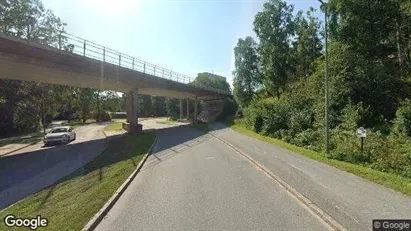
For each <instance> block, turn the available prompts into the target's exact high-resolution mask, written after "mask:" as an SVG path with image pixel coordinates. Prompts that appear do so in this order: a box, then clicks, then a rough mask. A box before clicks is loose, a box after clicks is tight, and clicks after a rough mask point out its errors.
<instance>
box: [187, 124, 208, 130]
mask: <svg viewBox="0 0 411 231" xmlns="http://www.w3.org/2000/svg"><path fill="white" fill-rule="evenodd" d="M190 127H192V128H196V129H199V130H202V131H205V132H208V131H209V130H208V124H207V123H198V124H191V125H190Z"/></svg>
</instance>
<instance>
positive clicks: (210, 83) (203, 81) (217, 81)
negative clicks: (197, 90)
mask: <svg viewBox="0 0 411 231" xmlns="http://www.w3.org/2000/svg"><path fill="white" fill-rule="evenodd" d="M191 84H192V85H194V86H207V87H212V88H217V89H221V90H224V91H227V92H229V91H230V84H229V83H227V80H226V79H225V78H223V77H213V78H210V77H209V76H208V74H207V73H200V74H198V76H197V77H196V78H195V80H194V81H193V82H191Z"/></svg>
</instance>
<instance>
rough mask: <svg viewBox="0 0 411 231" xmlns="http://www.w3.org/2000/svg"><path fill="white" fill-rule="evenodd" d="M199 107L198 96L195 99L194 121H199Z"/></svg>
mask: <svg viewBox="0 0 411 231" xmlns="http://www.w3.org/2000/svg"><path fill="white" fill-rule="evenodd" d="M197 108H198V100H197V97H196V98H195V99H194V120H193V123H195V124H196V123H197Z"/></svg>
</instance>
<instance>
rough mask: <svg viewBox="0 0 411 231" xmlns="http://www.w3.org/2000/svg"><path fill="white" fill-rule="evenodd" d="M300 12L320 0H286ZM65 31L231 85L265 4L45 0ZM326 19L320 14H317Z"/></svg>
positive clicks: (240, 0) (256, 0) (248, 0)
mask: <svg viewBox="0 0 411 231" xmlns="http://www.w3.org/2000/svg"><path fill="white" fill-rule="evenodd" d="M287 3H289V4H293V5H294V7H295V12H297V11H298V10H304V11H305V10H307V9H308V8H309V7H310V6H312V7H314V8H317V9H318V8H319V3H318V1H317V0H287ZM43 4H44V6H45V7H46V8H47V9H50V10H52V11H53V12H54V14H55V15H56V16H58V17H60V18H61V19H62V20H63V21H64V22H66V23H67V26H66V28H65V30H66V32H68V33H70V34H73V35H76V36H78V37H81V38H83V39H86V40H89V41H92V42H95V43H97V44H100V45H103V46H105V47H109V48H111V49H113V50H118V51H120V52H121V53H124V54H127V55H130V56H132V57H135V58H139V59H142V60H145V61H147V62H150V63H153V64H156V65H158V66H161V67H164V68H167V69H170V70H173V71H175V72H178V73H181V74H185V75H188V76H192V77H195V76H197V73H201V72H211V73H214V74H218V75H221V76H224V77H227V81H228V82H229V83H230V84H232V70H233V69H234V51H233V49H234V47H235V45H236V43H237V41H238V39H239V38H243V37H246V36H255V34H254V32H253V21H254V16H255V15H256V14H257V13H258V12H259V11H261V10H262V8H263V4H264V1H261V0H43ZM317 16H318V17H321V12H320V11H318V12H317Z"/></svg>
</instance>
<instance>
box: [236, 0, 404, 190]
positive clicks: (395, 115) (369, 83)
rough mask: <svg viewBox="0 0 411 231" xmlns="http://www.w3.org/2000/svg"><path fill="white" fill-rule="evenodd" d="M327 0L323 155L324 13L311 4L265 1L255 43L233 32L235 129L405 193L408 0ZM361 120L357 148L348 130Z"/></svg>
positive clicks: (257, 17)
mask: <svg viewBox="0 0 411 231" xmlns="http://www.w3.org/2000/svg"><path fill="white" fill-rule="evenodd" d="M328 2H329V4H328V5H327V6H325V7H326V9H327V11H328V12H329V13H330V22H329V29H330V30H329V36H330V37H329V38H330V40H329V69H328V78H329V92H330V97H329V98H330V101H329V105H330V106H329V124H330V152H329V154H328V155H324V154H321V153H324V152H325V138H324V137H325V136H324V130H325V116H324V115H325V106H324V105H325V103H324V95H325V83H324V63H325V57H324V47H323V45H324V44H323V43H322V39H323V35H324V28H323V22H321V21H320V19H318V18H316V17H315V15H314V12H315V10H314V9H309V10H308V11H307V12H295V11H294V7H293V5H290V4H288V3H287V2H286V1H283V0H269V1H267V2H266V3H265V4H264V9H263V11H261V12H259V13H257V14H256V15H255V18H254V32H255V35H256V37H257V38H258V42H257V41H255V40H254V39H253V38H252V37H246V38H240V39H239V40H238V43H237V46H236V47H235V49H234V56H235V70H234V81H233V85H234V96H235V99H236V101H237V103H238V104H239V107H240V108H239V109H238V111H237V114H236V118H238V120H236V123H235V125H234V127H233V128H235V129H236V130H240V131H242V132H248V131H252V132H253V133H248V134H251V135H252V136H254V137H259V138H261V139H262V137H261V136H260V135H262V136H264V137H271V138H274V139H270V138H264V139H268V140H269V141H270V142H271V141H272V142H274V141H276V142H277V141H282V142H285V143H288V144H292V146H291V145H290V146H287V147H288V148H291V147H293V148H292V149H295V148H294V147H295V146H298V147H301V148H304V149H301V150H306V149H309V150H312V151H313V152H310V153H311V154H310V155H311V157H315V158H317V159H319V160H322V161H323V162H326V163H329V164H332V165H333V166H340V167H341V168H343V169H345V170H347V171H350V172H353V173H355V174H357V175H360V176H363V177H365V178H367V179H371V180H373V181H375V182H379V183H382V184H384V185H387V186H389V184H393V186H392V187H394V188H396V189H398V190H400V191H402V192H405V193H408V194H409V189H410V187H411V186H410V185H409V182H410V179H411V141H410V136H411V101H410V98H411V85H410V83H411V2H410V1H398V0H387V1H379V2H374V3H371V2H370V1H363V0H351V1H347V0H332V1H328ZM358 9H366V12H364V11H363V10H360V11H358ZM323 10H324V9H323ZM321 13H322V14H323V12H321ZM273 28H274V29H273ZM359 127H364V128H365V129H366V130H367V137H366V139H365V144H364V150H363V151H362V150H361V148H360V139H359V138H358V137H357V136H356V134H355V132H356V130H357V128H359ZM244 128H246V129H248V130H244ZM257 134H258V135H257ZM274 143H275V142H274ZM276 144H279V143H278V142H277V143H276ZM294 145H295V146H294ZM304 152H305V151H304ZM307 152H308V151H307ZM307 152H305V153H307ZM300 153H301V152H300ZM334 160H335V161H334ZM341 161H343V162H346V163H347V164H344V163H343V162H341ZM337 163H338V164H337ZM348 163H351V164H353V165H350V164H348ZM348 166H349V167H348ZM361 166H365V167H366V168H363V167H361ZM370 168H371V169H374V170H371V169H370ZM360 169H361V170H360ZM365 169H368V170H365ZM375 170H376V171H375ZM377 171H378V172H379V173H377ZM383 173H384V174H383ZM401 181H402V182H401Z"/></svg>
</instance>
